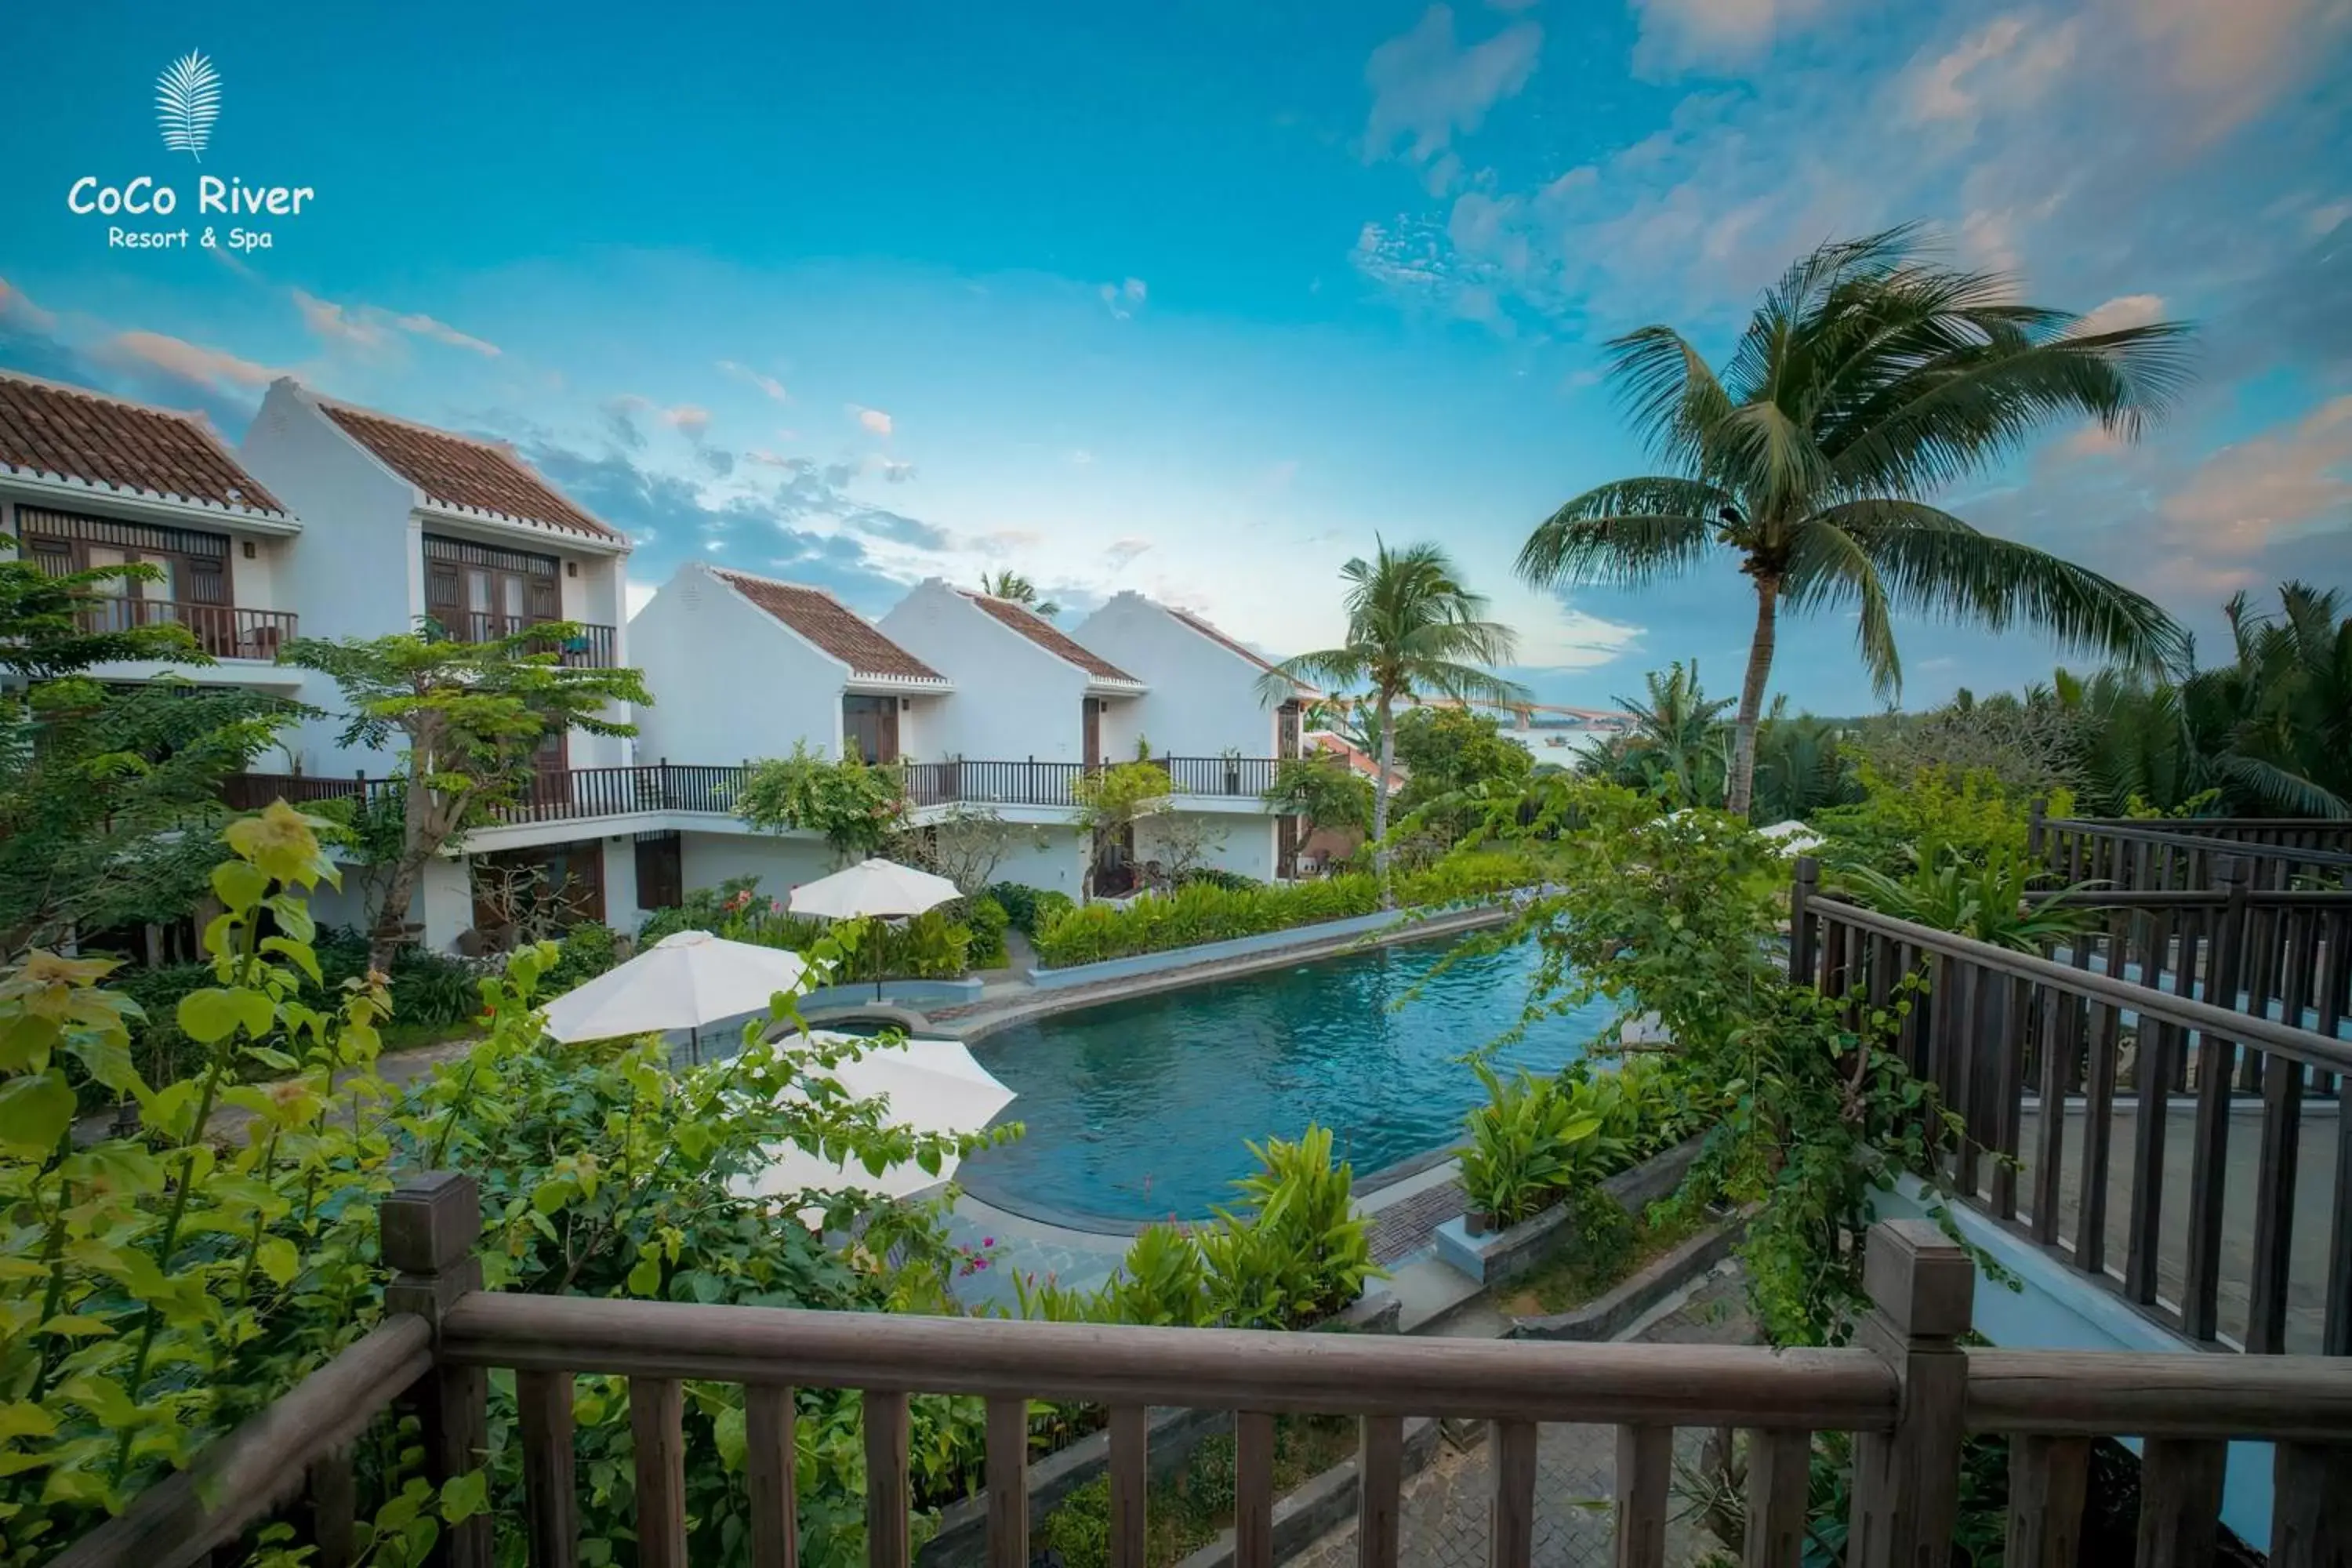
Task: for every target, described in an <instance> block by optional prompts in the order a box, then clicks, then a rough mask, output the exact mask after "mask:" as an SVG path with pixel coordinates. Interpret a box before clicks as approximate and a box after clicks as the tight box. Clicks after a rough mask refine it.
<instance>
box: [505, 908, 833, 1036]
mask: <svg viewBox="0 0 2352 1568" xmlns="http://www.w3.org/2000/svg"><path fill="white" fill-rule="evenodd" d="M808 967H809V966H808V961H807V960H806V959H803V957H801V955H800V954H799V953H797V952H787V951H785V950H784V949H782V948H779V947H761V946H760V945H758V944H757V943H755V942H729V941H728V940H726V939H725V938H724V937H716V936H713V935H711V934H710V933H709V931H678V932H677V933H676V934H674V935H671V936H666V937H664V938H662V939H661V941H659V942H656V943H654V945H653V946H651V947H649V948H647V949H646V951H645V952H641V953H639V954H637V956H636V957H635V958H633V959H631V960H629V962H628V963H624V964H622V965H620V966H619V967H618V968H615V969H609V970H607V971H605V972H604V973H602V974H600V975H598V976H597V977H596V978H595V979H593V980H591V981H589V982H588V983H587V984H584V985H581V986H578V987H576V988H574V989H572V990H571V991H567V992H565V993H564V994H562V995H561V996H559V997H557V998H556V999H555V1000H554V1001H552V1002H551V1003H549V1004H548V1005H547V1008H546V1015H547V1032H548V1033H549V1034H551V1035H552V1036H554V1037H556V1038H557V1039H559V1040H608V1039H612V1038H614V1037H617V1036H622V1035H645V1034H653V1033H656V1032H661V1033H667V1032H668V1031H669V1030H672V1029H685V1030H688V1032H689V1033H690V1035H691V1037H692V1038H693V1042H694V1051H695V1056H696V1058H697V1059H699V1058H700V1056H701V1048H702V1029H703V1026H705V1025H709V1024H715V1023H717V1022H719V1020H720V1019H722V1018H740V1017H741V1016H743V1015H745V1014H747V1013H764V1012H766V1011H767V1009H768V1005H769V1003H770V1001H771V1000H772V998H773V997H774V995H775V994H776V993H777V992H779V991H792V990H795V989H797V988H798V987H799V985H800V983H801V980H802V977H803V976H804V975H805V974H807V973H808Z"/></svg>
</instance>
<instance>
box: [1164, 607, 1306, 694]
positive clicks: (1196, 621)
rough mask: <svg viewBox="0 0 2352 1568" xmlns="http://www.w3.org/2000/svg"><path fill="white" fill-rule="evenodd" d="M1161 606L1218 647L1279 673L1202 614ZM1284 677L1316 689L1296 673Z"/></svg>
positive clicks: (1300, 685) (1302, 688)
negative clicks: (1210, 622)
mask: <svg viewBox="0 0 2352 1568" xmlns="http://www.w3.org/2000/svg"><path fill="white" fill-rule="evenodd" d="M1160 608H1161V609H1163V610H1166V611H1167V612H1168V613H1169V614H1170V615H1171V616H1175V617H1176V618H1177V619H1178V620H1180V621H1181V622H1183V623H1184V624H1185V625H1186V626H1190V627H1192V629H1193V630H1194V631H1196V632H1198V633H1200V634H1201V635H1202V637H1206V638H1208V639H1209V640H1210V641H1211V642H1213V643H1215V644H1216V645H1217V646H1218V647H1223V648H1227V649H1230V650H1231V651H1233V652H1234V653H1237V654H1239V655H1241V656H1242V657H1243V658H1245V659H1247V660H1249V661H1250V662H1251V663H1252V664H1254V665H1255V666H1257V667H1258V668H1260V669H1263V670H1265V671H1267V672H1268V673H1269V674H1273V673H1278V672H1277V671H1276V670H1275V668H1274V664H1273V662H1272V661H1271V660H1269V659H1268V658H1266V657H1265V655H1263V654H1258V653H1253V652H1251V651H1250V650H1249V649H1248V648H1246V647H1243V646H1242V645H1241V644H1239V643H1237V642H1235V641H1234V639H1233V638H1231V637H1227V636H1226V635H1225V634H1224V633H1223V632H1221V631H1219V630H1218V629H1217V628H1216V627H1214V626H1211V625H1210V624H1209V623H1208V622H1206V621H1204V620H1202V618H1201V617H1200V616H1196V615H1193V614H1192V612H1191V611H1189V610H1180V609H1177V608H1176V607H1175V606H1174V605H1160ZM1283 679H1286V680H1288V681H1289V682H1290V684H1291V685H1293V686H1296V687H1297V688H1298V689H1299V690H1301V691H1303V692H1307V693H1308V694H1310V695H1312V694H1313V693H1314V691H1315V688H1314V687H1312V686H1309V685H1308V684H1307V682H1305V681H1303V680H1301V679H1298V678H1297V676H1295V675H1292V676H1285V677H1284V678H1283Z"/></svg>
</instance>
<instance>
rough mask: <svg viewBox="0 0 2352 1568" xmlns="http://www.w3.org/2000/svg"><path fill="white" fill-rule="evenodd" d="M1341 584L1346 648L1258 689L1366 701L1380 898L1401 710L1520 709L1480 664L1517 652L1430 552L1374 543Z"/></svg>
mask: <svg viewBox="0 0 2352 1568" xmlns="http://www.w3.org/2000/svg"><path fill="white" fill-rule="evenodd" d="M1339 575H1340V576H1341V577H1343V578H1344V579H1346V581H1347V584H1348V596H1347V601H1346V607H1347V612H1348V634H1347V641H1346V642H1344V643H1342V644H1340V645H1339V647H1328V648H1319V649H1318V650H1316V651H1315V652H1313V653H1302V654H1299V655H1297V657H1295V658H1286V659H1285V660H1283V661H1282V662H1281V663H1280V664H1279V665H1276V667H1275V668H1273V669H1271V670H1268V671H1267V672H1266V674H1265V676H1264V678H1262V679H1260V680H1259V682H1258V689H1259V692H1260V694H1261V695H1262V696H1264V697H1265V700H1267V701H1268V702H1286V701H1288V700H1291V699H1292V698H1293V697H1294V696H1296V695H1297V682H1300V681H1306V682H1307V683H1309V684H1311V685H1320V686H1326V687H1333V688H1339V689H1349V688H1356V687H1361V688H1366V689H1370V692H1371V694H1372V709H1373V712H1374V714H1375V716H1376V718H1377V721H1378V724H1379V731H1380V743H1381V749H1380V778H1379V781H1378V787H1376V788H1375V789H1374V790H1373V791H1372V840H1373V845H1374V847H1373V851H1372V856H1373V863H1374V866H1375V867H1376V868H1377V869H1378V871H1379V873H1380V877H1381V899H1382V900H1383V901H1385V900H1387V898H1388V867H1389V851H1388V845H1387V842H1386V840H1387V837H1388V831H1389V785H1390V781H1391V777H1392V776H1393V774H1394V772H1395V769H1396V725H1395V723H1394V722H1393V716H1394V714H1395V711H1396V705H1397V704H1398V703H1399V702H1402V701H1410V700H1412V699H1413V698H1416V697H1421V696H1433V697H1451V698H1454V699H1456V700H1465V699H1470V698H1477V699H1481V700H1486V701H1490V702H1511V701H1524V700H1527V697H1528V692H1527V689H1525V688H1524V687H1521V686H1518V685H1517V684H1516V683H1514V682H1512V681H1509V680H1506V679H1503V678H1502V677H1501V676H1498V675H1496V674H1494V673H1493V672H1492V671H1491V670H1486V669H1481V668H1477V667H1478V666H1479V665H1490V664H1508V663H1509V662H1510V661H1511V658H1513V656H1514V655H1515V654H1516V652H1517V646H1518V644H1517V637H1515V636H1514V635H1513V634H1512V631H1511V629H1510V627H1508V626H1504V625H1503V624H1502V623H1501V622H1499V621H1490V620H1488V619H1487V618H1486V597H1485V596H1484V595H1479V594H1474V593H1472V592H1471V591H1470V590H1469V589H1468V588H1465V587H1464V586H1463V584H1462V579H1461V574H1459V573H1457V572H1456V571H1455V570H1454V563H1453V562H1452V561H1450V560H1448V559H1447V558H1446V554H1445V552H1444V550H1442V549H1440V548H1439V547H1438V546H1436V545H1434V544H1408V545H1406V546H1404V547H1403V548H1402V549H1400V550H1391V549H1390V548H1389V546H1388V544H1387V543H1386V542H1383V541H1379V540H1375V541H1374V549H1373V552H1372V558H1371V559H1370V561H1366V560H1364V559H1363V558H1362V557H1360V556H1359V557H1357V558H1356V559H1355V560H1353V561H1350V562H1349V563H1347V564H1346V565H1345V566H1343V567H1341V568H1340V569H1339Z"/></svg>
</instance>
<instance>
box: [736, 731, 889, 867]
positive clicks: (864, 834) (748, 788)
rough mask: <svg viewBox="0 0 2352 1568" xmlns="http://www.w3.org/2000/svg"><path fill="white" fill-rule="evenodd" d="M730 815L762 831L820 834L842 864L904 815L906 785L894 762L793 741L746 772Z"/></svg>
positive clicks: (872, 846)
mask: <svg viewBox="0 0 2352 1568" xmlns="http://www.w3.org/2000/svg"><path fill="white" fill-rule="evenodd" d="M735 815H736V816H740V817H741V818H742V819H743V820H744V821H746V822H748V823H750V824H751V826H754V827H757V828H760V829H761V830H762V831H763V832H768V833H787V832H795V831H797V832H806V833H814V834H819V835H821V836H822V837H824V841H825V842H826V843H827V844H829V845H831V846H832V847H833V852H834V856H835V858H836V859H838V860H839V861H840V862H841V863H842V864H844V865H847V864H848V863H850V862H851V861H854V860H862V859H865V858H867V857H869V856H872V855H876V854H879V853H880V852H881V849H882V847H883V845H885V844H887V842H889V839H890V836H891V835H892V834H893V833H895V832H896V831H898V827H899V826H900V825H901V824H902V823H903V822H904V821H905V820H906V816H907V784H906V780H905V778H904V777H903V776H902V775H901V774H900V773H899V771H898V769H897V768H895V767H869V766H868V765H867V764H866V763H865V762H864V761H863V760H861V759H860V758H857V757H854V756H853V757H841V758H838V759H835V758H831V757H827V756H825V755H824V753H823V752H817V751H813V750H811V749H810V746H809V743H808V742H806V741H794V742H793V754H792V755H791V756H789V757H771V758H768V759H767V760H765V761H763V762H757V763H752V764H751V767H750V768H749V769H747V770H746V771H745V773H744V774H743V783H742V786H741V787H740V789H738V790H737V791H736V793H735Z"/></svg>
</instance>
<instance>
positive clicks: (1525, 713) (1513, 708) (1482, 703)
mask: <svg viewBox="0 0 2352 1568" xmlns="http://www.w3.org/2000/svg"><path fill="white" fill-rule="evenodd" d="M1417 703H1418V705H1419V706H1421V707H1423V708H1488V709H1493V710H1496V712H1502V713H1508V714H1510V716H1511V720H1512V723H1513V725H1514V727H1515V728H1517V729H1521V730H1537V729H1542V730H1576V731H1583V732H1585V733H1588V734H1602V735H1614V734H1620V733H1622V732H1623V731H1627V730H1630V729H1632V728H1633V715H1632V714H1631V713H1627V712H1623V711H1622V710H1617V709H1613V708H1563V707H1560V706H1559V705H1558V704H1555V703H1549V702H1494V701H1489V700H1486V699H1484V698H1476V697H1474V698H1471V699H1469V700H1466V701H1465V700H1463V699H1461V698H1456V697H1423V698H1420V699H1417ZM1538 713H1545V714H1556V715H1558V716H1559V717H1558V718H1557V719H1556V720H1555V721H1549V722H1546V721H1538V719H1537V718H1536V717H1535V716H1536V715H1537V714H1538Z"/></svg>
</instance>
